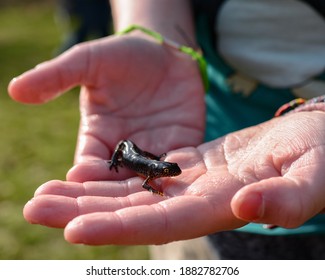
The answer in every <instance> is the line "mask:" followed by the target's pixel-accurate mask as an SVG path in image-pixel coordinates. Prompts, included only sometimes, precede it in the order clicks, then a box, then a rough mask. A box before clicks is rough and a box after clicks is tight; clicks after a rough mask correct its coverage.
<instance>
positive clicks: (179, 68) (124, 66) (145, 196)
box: [9, 36, 325, 245]
mask: <svg viewBox="0 0 325 280" xmlns="http://www.w3.org/2000/svg"><path fill="white" fill-rule="evenodd" d="M120 49H123V50H124V55H123V56H122V55H119V54H120V51H119V50H120ZM136 49H141V50H144V51H143V52H140V53H146V55H144V56H141V55H140V56H139V55H138V54H139V53H138V52H135V51H134V50H136ZM107 54H109V55H107ZM115 54H116V55H115ZM148 54H149V55H148ZM103 57H104V59H103ZM148 58H150V59H151V60H148ZM152 58H155V59H152ZM157 63H158V65H161V67H160V68H159V70H157V67H156V65H157ZM143 65H145V68H141V67H140V66H143ZM139 69H141V70H139ZM184 69H186V71H185V72H184ZM153 73H155V75H153ZM121 77H123V79H122V80H123V81H124V82H121ZM78 84H81V85H82V88H81V93H80V108H81V122H80V130H79V136H78V144H77V149H76V157H75V165H74V167H72V168H71V169H70V170H69V171H68V173H67V181H49V182H47V183H45V184H43V185H42V186H41V187H40V188H38V190H37V191H36V193H35V197H34V198H33V199H32V200H31V201H30V202H28V203H27V204H26V206H25V208H24V216H25V218H26V220H27V221H29V222H31V223H37V224H41V225H45V226H49V227H65V232H64V234H65V238H66V239H67V240H68V241H69V242H72V243H84V244H92V245H99V244H163V243H166V242H171V241H174V240H181V239H189V238H194V237H198V236H202V235H206V234H209V233H213V232H216V231H221V230H227V229H233V228H237V227H240V226H243V225H244V224H246V223H247V221H255V222H261V223H271V224H277V225H280V226H283V227H288V228H291V227H296V226H299V225H300V224H302V223H303V222H305V221H306V220H307V219H309V218H311V217H313V216H314V215H316V214H317V213H319V212H320V211H321V210H322V209H323V208H324V205H325V188H324V182H325V174H324V172H322V166H323V164H324V158H325V157H324V155H325V131H324V127H325V114H324V113H323V112H321V111H315V112H300V113H295V114H289V115H287V116H283V117H280V118H276V119H273V120H270V121H268V122H265V123H262V124H260V125H257V126H254V127H250V128H247V129H244V130H241V131H237V132H234V133H231V134H229V135H226V136H225V137H222V138H220V139H217V140H214V141H212V142H209V143H205V144H202V145H199V144H200V142H201V141H202V138H203V131H204V115H205V112H204V98H203V97H204V94H203V88H202V84H201V80H200V76H199V73H198V69H197V66H196V64H195V62H193V61H192V60H191V59H189V58H188V57H187V56H186V55H184V54H181V53H179V52H176V51H172V50H169V49H166V48H161V46H159V45H157V44H156V43H153V42H151V41H150V40H141V39H137V38H135V37H132V36H129V37H128V36H126V37H124V38H122V39H121V38H120V37H117V38H116V37H113V38H109V39H102V40H99V41H96V42H93V43H86V44H82V45H80V46H78V47H75V48H73V49H72V50H71V51H68V52H67V53H65V54H63V55H62V56H60V57H58V58H57V59H54V60H52V61H50V62H47V63H44V64H42V65H40V66H38V67H36V68H35V69H33V70H31V71H29V72H27V73H25V74H23V75H22V76H20V77H19V78H17V79H15V80H13V82H12V83H11V84H10V85H9V92H10V95H11V96H12V98H13V99H15V100H17V101H20V102H23V103H36V104H41V103H44V102H46V101H49V100H52V99H54V98H55V97H57V96H58V95H59V94H60V93H62V92H64V91H65V90H67V89H69V88H71V87H73V86H75V85H78ZM121 93H123V94H121ZM121 139H132V140H133V141H134V142H135V143H137V145H138V146H139V147H142V148H145V150H147V151H150V152H153V153H156V154H160V153H163V152H166V151H167V152H168V151H170V152H168V154H167V157H166V159H165V160H166V161H170V162H177V163H178V165H179V166H180V167H181V169H182V174H181V175H180V176H177V177H172V178H161V179H157V180H154V181H153V183H155V184H156V186H157V188H159V189H161V190H162V191H163V192H164V194H165V196H164V197H161V196H158V195H153V194H151V193H150V192H148V191H146V190H144V189H142V188H141V183H142V182H143V179H142V178H139V177H136V176H135V174H132V173H131V172H130V171H127V170H126V169H121V171H120V172H119V173H116V172H110V171H109V170H108V166H107V164H106V163H105V161H106V160H108V159H109V158H110V157H111V155H112V152H113V151H114V148H115V145H116V144H117V142H118V141H119V140H121ZM198 145H199V146H198ZM182 147H185V148H182ZM162 233H163V234H162Z"/></svg>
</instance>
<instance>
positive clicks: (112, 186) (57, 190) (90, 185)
mask: <svg viewBox="0 0 325 280" xmlns="http://www.w3.org/2000/svg"><path fill="white" fill-rule="evenodd" d="M142 181H143V180H142V179H141V178H138V177H135V178H131V179H128V180H126V181H112V182H105V181H90V182H84V183H77V182H65V181H60V180H52V181H49V182H46V183H45V184H43V185H41V186H40V187H39V188H38V189H37V190H36V192H35V196H39V195H57V196H66V197H71V198H77V197H80V196H103V197H124V196H128V195H130V194H132V193H136V192H140V191H143V188H142V187H141V184H142Z"/></svg>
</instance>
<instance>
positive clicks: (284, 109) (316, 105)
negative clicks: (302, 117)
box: [275, 95, 325, 117]
mask: <svg viewBox="0 0 325 280" xmlns="http://www.w3.org/2000/svg"><path fill="white" fill-rule="evenodd" d="M310 111H322V112H325V95H322V96H317V97H315V98H312V99H310V100H305V99H302V98H297V99H295V100H292V101H290V102H289V103H287V104H284V105H283V106H281V107H280V108H279V109H278V110H277V112H276V113H275V117H279V116H282V115H285V114H289V113H296V112H310Z"/></svg>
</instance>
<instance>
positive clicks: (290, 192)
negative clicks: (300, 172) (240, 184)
mask: <svg viewBox="0 0 325 280" xmlns="http://www.w3.org/2000/svg"><path fill="white" fill-rule="evenodd" d="M324 189H325V188H324V186H317V184H314V185H311V184H309V183H308V182H306V181H304V180H303V179H302V178H284V177H273V178H269V179H266V180H262V181H260V182H257V183H253V184H251V185H248V186H246V187H244V188H243V189H241V190H240V191H238V192H237V193H236V195H235V196H234V197H233V199H232V201H231V208H232V211H233V214H234V215H235V216H236V217H237V218H239V219H241V220H245V221H250V222H257V223H265V224H275V225H278V226H282V227H285V228H294V227H298V226H300V225H302V224H303V223H304V222H306V221H307V220H308V219H310V218H312V217H313V216H315V215H316V214H318V213H319V212H320V211H322V209H324V205H325V191H324Z"/></svg>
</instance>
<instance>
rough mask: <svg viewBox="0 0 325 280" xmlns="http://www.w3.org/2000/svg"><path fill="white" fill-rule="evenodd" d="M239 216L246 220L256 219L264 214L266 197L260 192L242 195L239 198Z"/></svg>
mask: <svg viewBox="0 0 325 280" xmlns="http://www.w3.org/2000/svg"><path fill="white" fill-rule="evenodd" d="M237 203H238V205H239V207H238V213H237V214H238V217H239V218H240V219H242V220H245V221H251V222H253V221H256V220H259V219H261V218H262V217H263V216H264V199H263V196H262V195H261V194H259V193H249V194H245V195H241V196H240V197H238V199H237Z"/></svg>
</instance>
